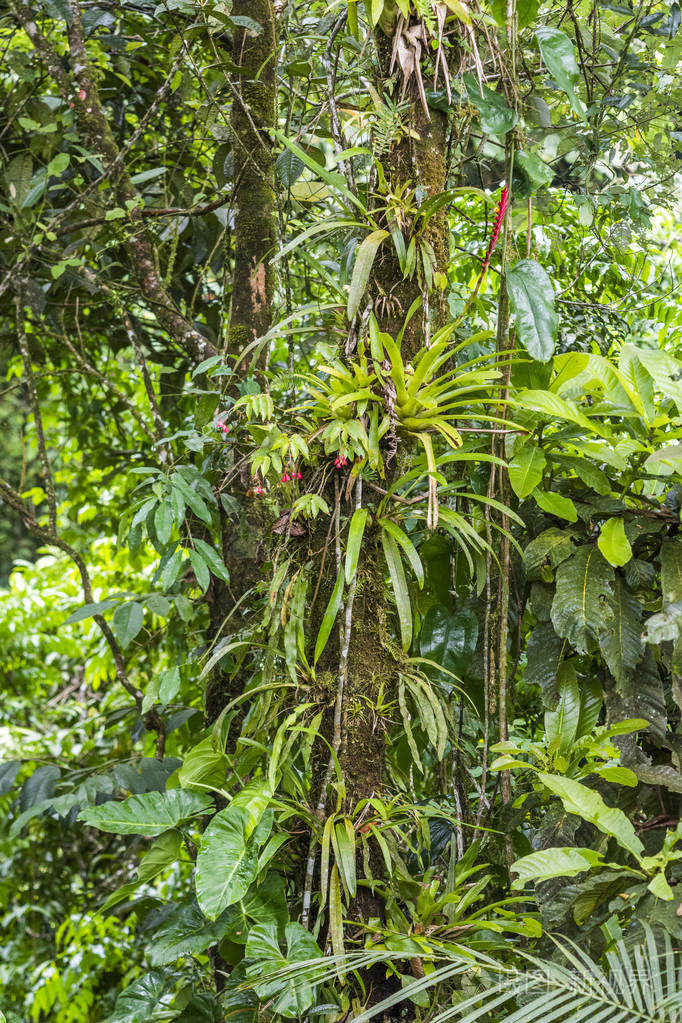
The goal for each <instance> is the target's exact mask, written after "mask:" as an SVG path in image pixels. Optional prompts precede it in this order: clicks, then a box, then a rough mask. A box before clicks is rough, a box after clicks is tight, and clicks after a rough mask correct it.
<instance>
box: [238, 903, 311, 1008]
mask: <svg viewBox="0 0 682 1023" xmlns="http://www.w3.org/2000/svg"><path fill="white" fill-rule="evenodd" d="M285 938H286V944H287V950H286V956H283V955H282V953H281V951H280V947H279V940H278V936H277V929H276V927H275V925H274V924H272V923H270V924H261V925H259V926H258V927H254V928H253V929H252V930H251V932H250V934H249V937H248V941H247V942H246V958H247V960H248V962H249V965H248V966H247V976H248V977H249V978H250V979H251V980H255V981H257V983H256V984H255V985H254V987H255V990H256V993H257V994H258V996H259V998H260V999H261V1000H262V1001H269V1002H270V1004H269V1008H270V1009H271V1011H272V1012H273V1013H279V1014H280V1015H281V1016H286V1017H288V1018H291V1017H295V1016H300V1015H302V1014H303V1013H305V1012H306V1011H307V1010H308V1009H309V1008H310V1006H311V1005H312V1004H313V1001H314V999H315V986H316V984H317V983H318V982H319V980H320V979H321V978H322V976H323V975H324V972H325V970H324V961H323V957H322V953H321V951H320V947H319V945H318V944H317V942H316V941H315V939H314V938H313V936H312V934H310V933H309V932H308V931H307V930H306V929H305V927H303V926H302V925H301V924H299V923H288V924H287V926H286V929H285ZM314 959H319V960H320V968H319V970H315V969H310V967H306V968H305V970H303V969H301V970H287V972H286V973H285V974H284V976H278V977H273V978H272V979H270V977H269V974H273V973H275V972H276V971H280V970H285V969H286V967H287V966H291V965H292V964H294V963H304V962H308V961H310V960H314ZM270 1000H272V1001H270Z"/></svg>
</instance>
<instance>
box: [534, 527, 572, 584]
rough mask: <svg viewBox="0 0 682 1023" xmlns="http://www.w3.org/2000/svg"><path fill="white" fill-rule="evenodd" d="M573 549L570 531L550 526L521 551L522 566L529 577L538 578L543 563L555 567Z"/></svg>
mask: <svg viewBox="0 0 682 1023" xmlns="http://www.w3.org/2000/svg"><path fill="white" fill-rule="evenodd" d="M574 550H575V547H574V545H573V539H572V536H571V533H570V532H568V530H564V529H557V527H556V526H552V527H551V528H550V529H545V530H544V531H543V532H542V533H540V534H539V535H538V536H536V537H535V539H534V540H531V542H530V543H529V544H528V546H527V547H526V549H525V551H524V552H523V567H524V569H525V571H526V575H527V577H528V578H529V579H539V578H540V577H541V572H542V568H543V566H544V565H550V566H551V567H552V568H557V567H558V566H559V565H560V564H561V563H562V561H566V559H567V558H570V557H571V555H572V554H573V552H574Z"/></svg>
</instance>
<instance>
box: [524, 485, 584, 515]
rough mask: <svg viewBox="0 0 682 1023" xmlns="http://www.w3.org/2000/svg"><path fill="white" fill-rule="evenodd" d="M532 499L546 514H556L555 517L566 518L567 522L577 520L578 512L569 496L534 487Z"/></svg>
mask: <svg viewBox="0 0 682 1023" xmlns="http://www.w3.org/2000/svg"><path fill="white" fill-rule="evenodd" d="M533 500H534V501H535V503H536V504H537V505H538V506H539V507H540V508H542V510H543V511H545V512H547V514H548V515H556V517H557V518H559V519H566V520H567V521H568V522H577V521H578V512H577V511H576V507H575V505H574V504H573V501H572V500H571V499H570V497H564V496H563V494H557V493H556V491H555V490H540V489H539V488H536V489H535V490H534V491H533Z"/></svg>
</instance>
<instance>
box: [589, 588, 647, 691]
mask: <svg viewBox="0 0 682 1023" xmlns="http://www.w3.org/2000/svg"><path fill="white" fill-rule="evenodd" d="M608 602H609V607H610V609H611V612H612V617H611V618H610V624H609V627H608V628H607V629H605V630H604V631H603V632H601V633H600V635H599V648H600V650H601V652H602V654H603V656H604V660H605V661H606V663H607V665H608V668H609V671H610V672H611V674H612V675H613V677H614V678H615V680H616V682H617V683H618V684H619V685H620V686H622V685H625V683H626V682H628V681H629V680H630V679H631V678H632V676H633V674H634V671H635V668H636V667H637V665H638V664H639V662H640V660H641V658H642V653H643V648H642V605H641V604H640V602H639V601H638V600H637V598H636V597H635V596H634V595H633V594H632V593H630V590H629V589H628V588H627V586H626V585H625V583H624V582H623V580H622V579H620V577H618V576H616V579H615V582H614V586H613V595H612V596H611V597H609V598H608ZM649 621H651V619H649ZM647 624H648V623H647Z"/></svg>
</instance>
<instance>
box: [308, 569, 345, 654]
mask: <svg viewBox="0 0 682 1023" xmlns="http://www.w3.org/2000/svg"><path fill="white" fill-rule="evenodd" d="M343 581H344V572H343V567H340V568H339V574H338V575H337V577H336V583H335V584H334V589H333V590H332V595H331V597H330V598H329V603H328V604H327V609H326V611H325V612H324V617H323V619H322V623H321V624H320V631H319V632H318V634H317V640H316V641H315V654H314V656H313V664H314V665H315V664H317V662H318V661H319V659H320V657H321V656H322V651H323V650H324V648H325V647H326V645H327V640H328V639H329V635H330V633H331V631H332V627H333V625H334V622H335V621H336V616H337V614H338V613H339V608H340V607H341V598H342V597H343Z"/></svg>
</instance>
